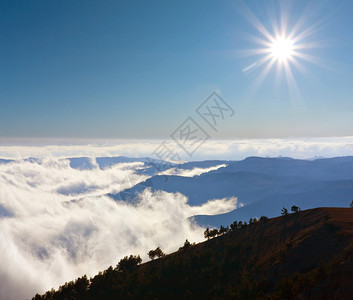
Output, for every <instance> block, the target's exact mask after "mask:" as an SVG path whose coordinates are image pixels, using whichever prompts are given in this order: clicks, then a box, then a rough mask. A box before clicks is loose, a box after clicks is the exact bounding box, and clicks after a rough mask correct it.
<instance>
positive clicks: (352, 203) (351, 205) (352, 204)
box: [349, 200, 353, 208]
mask: <svg viewBox="0 0 353 300" xmlns="http://www.w3.org/2000/svg"><path fill="white" fill-rule="evenodd" d="M349 206H350V207H351V208H353V200H352V202H351V204H350V205H349Z"/></svg>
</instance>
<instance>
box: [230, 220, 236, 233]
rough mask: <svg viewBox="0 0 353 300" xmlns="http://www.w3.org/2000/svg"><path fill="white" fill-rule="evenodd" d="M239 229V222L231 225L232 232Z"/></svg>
mask: <svg viewBox="0 0 353 300" xmlns="http://www.w3.org/2000/svg"><path fill="white" fill-rule="evenodd" d="M237 228H238V222H237V221H234V222H233V223H232V224H230V230H231V231H235V230H237Z"/></svg>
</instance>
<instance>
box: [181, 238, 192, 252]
mask: <svg viewBox="0 0 353 300" xmlns="http://www.w3.org/2000/svg"><path fill="white" fill-rule="evenodd" d="M194 244H195V243H194ZM191 246H192V244H191V243H190V242H189V241H188V240H186V241H185V243H184V246H183V247H180V248H179V250H186V249H188V248H190V247H191Z"/></svg>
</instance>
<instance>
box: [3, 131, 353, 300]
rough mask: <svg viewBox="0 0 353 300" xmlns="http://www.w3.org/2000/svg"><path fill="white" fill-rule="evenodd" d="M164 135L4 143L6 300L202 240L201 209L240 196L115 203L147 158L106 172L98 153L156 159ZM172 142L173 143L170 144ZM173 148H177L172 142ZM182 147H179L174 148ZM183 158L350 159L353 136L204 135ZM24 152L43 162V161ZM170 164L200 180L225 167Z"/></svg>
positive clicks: (159, 194) (154, 195)
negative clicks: (85, 164) (82, 162)
mask: <svg viewBox="0 0 353 300" xmlns="http://www.w3.org/2000/svg"><path fill="white" fill-rule="evenodd" d="M160 143H161V141H158V140H156V141H127V140H126V141H104V142H103V141H99V142H97V141H95V142H91V141H76V142H73V141H68V142H62V141H57V140H44V141H43V140H39V141H33V140H32V141H28V140H22V141H21V140H7V141H4V140H2V141H1V142H0V159H14V161H12V162H5V161H2V162H1V160H0V253H1V255H0V299H9V300H11V299H25V298H31V297H32V296H33V295H34V294H35V293H37V292H40V293H43V292H45V291H46V290H48V289H50V288H52V287H54V288H57V287H58V286H59V285H61V284H63V283H65V282H66V281H70V280H72V279H75V278H77V277H78V276H82V275H83V274H87V275H88V276H93V275H95V274H96V273H97V272H98V271H101V270H104V269H106V268H107V267H109V266H110V265H113V266H115V265H116V264H117V263H118V261H119V260H120V259H121V258H122V257H123V256H125V255H129V254H140V255H141V256H142V258H143V259H144V261H146V260H147V254H146V253H147V251H148V250H150V249H153V248H156V247H157V246H160V247H161V248H162V249H163V250H164V251H165V252H167V253H169V252H172V251H175V250H177V249H178V248H179V247H180V246H182V245H183V243H184V241H185V239H188V240H189V241H190V242H198V241H201V240H202V239H203V231H204V228H200V227H199V226H198V225H197V224H195V223H194V222H193V221H192V218H190V217H192V216H194V215H198V214H219V213H224V212H227V211H230V210H233V209H234V208H236V207H238V206H239V205H241V204H240V203H238V202H237V198H230V199H218V200H217V199H216V200H210V201H209V202H207V203H205V204H203V205H202V206H199V207H192V206H190V205H189V204H188V199H187V197H185V196H184V195H182V194H178V193H176V194H173V193H167V192H164V191H152V190H150V189H146V190H144V191H143V192H142V193H141V194H140V195H139V198H138V199H137V201H133V202H122V201H114V200H113V199H112V198H110V197H109V196H108V194H114V193H119V192H120V191H122V190H124V189H126V188H129V187H131V183H132V182H133V183H134V184H136V183H138V182H141V181H144V180H145V179H147V178H148V176H147V175H143V174H148V173H143V172H142V173H141V172H139V171H140V170H141V169H143V168H144V163H143V160H142V161H136V162H130V163H119V164H115V165H112V166H110V167H108V168H105V169H102V168H100V167H99V166H98V164H97V162H96V159H95V158H96V157H104V156H106V157H112V156H119V155H125V156H129V157H146V156H151V157H153V152H154V150H155V149H156V147H158V146H159V145H160ZM167 143H168V145H169V146H170V147H173V143H172V142H171V141H169V142H167ZM174 146H175V145H174ZM174 149H177V148H174ZM177 151H178V152H179V153H180V154H181V155H180V156H181V158H182V159H183V160H185V161H186V160H204V159H223V160H238V159H243V158H246V157H248V156H271V157H276V156H290V157H293V158H313V157H315V156H322V157H334V156H345V155H352V153H353V137H344V138H316V139H309V138H306V139H286V140H284V139H271V140H233V141H215V140H213V141H207V142H206V143H204V144H203V145H202V146H201V147H200V148H199V149H198V150H197V151H196V152H195V153H194V154H193V156H192V157H190V156H186V155H184V156H183V155H182V152H181V150H180V149H178V150H177ZM80 156H87V157H90V158H91V162H90V164H91V167H90V168H88V169H81V170H80V169H75V168H72V167H71V166H70V161H69V160H68V159H66V158H67V157H80ZM28 157H36V158H40V160H34V159H30V160H27V159H26V158H28ZM224 166H225V165H224V163H222V164H215V165H214V166H212V167H208V168H205V169H202V168H194V169H177V168H170V169H169V170H164V171H163V172H162V174H166V175H177V176H185V177H192V176H199V175H200V174H202V173H205V172H210V171H212V170H216V169H219V168H222V167H224Z"/></svg>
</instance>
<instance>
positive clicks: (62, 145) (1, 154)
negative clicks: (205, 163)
mask: <svg viewBox="0 0 353 300" xmlns="http://www.w3.org/2000/svg"><path fill="white" fill-rule="evenodd" d="M162 142H163V140H106V141H104V140H57V139H53V140H45V139H39V140H18V139H8V140H3V141H2V142H1V143H0V158H8V159H22V158H27V157H44V158H46V157H51V156H53V157H80V156H88V157H93V158H94V157H99V156H101V157H102V156H107V157H110V156H120V155H124V156H128V157H146V156H149V157H153V156H154V154H153V152H154V151H155V150H156V148H157V147H158V146H159V145H160V144H161V143H162ZM166 144H167V145H168V147H170V148H171V149H174V151H176V152H177V153H178V154H179V156H180V158H181V159H182V160H185V161H194V160H207V159H219V160H224V159H225V160H240V159H244V158H246V157H249V156H262V157H264V156H270V157H277V156H287V157H292V158H299V159H310V158H313V157H337V156H350V155H352V154H353V136H347V137H327V138H288V139H235V140H208V141H206V142H205V143H203V144H202V145H201V147H200V148H198V149H197V151H195V153H194V154H193V155H192V156H189V155H187V154H186V153H185V152H183V150H182V149H181V148H179V147H178V146H177V144H176V143H175V142H173V141H171V140H166ZM154 158H157V157H154Z"/></svg>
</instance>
